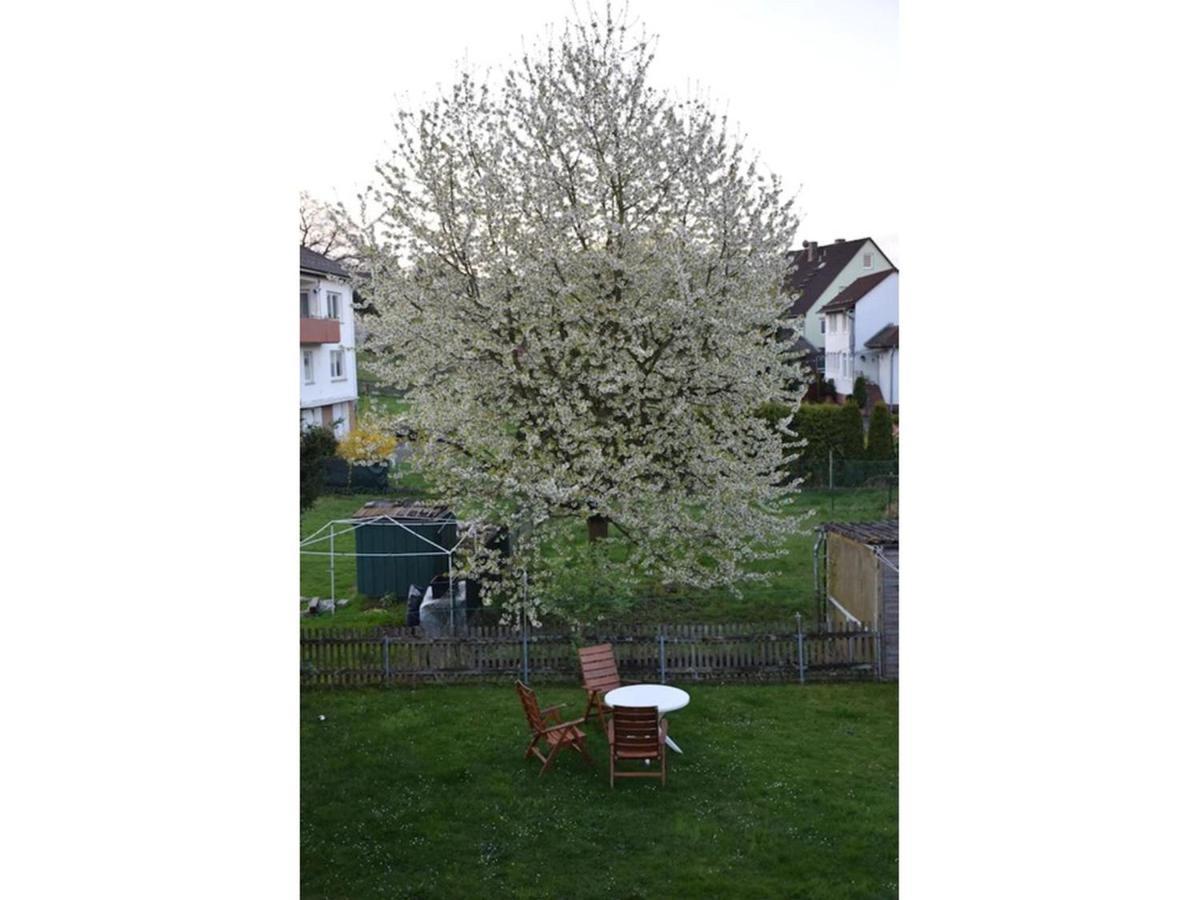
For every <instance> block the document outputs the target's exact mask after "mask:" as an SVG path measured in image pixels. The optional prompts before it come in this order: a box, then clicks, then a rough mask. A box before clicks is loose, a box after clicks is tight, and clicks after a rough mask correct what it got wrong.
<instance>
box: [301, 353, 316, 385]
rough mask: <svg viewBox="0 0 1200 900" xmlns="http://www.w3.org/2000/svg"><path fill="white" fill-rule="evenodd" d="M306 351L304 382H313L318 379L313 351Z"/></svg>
mask: <svg viewBox="0 0 1200 900" xmlns="http://www.w3.org/2000/svg"><path fill="white" fill-rule="evenodd" d="M303 352H304V383H305V384H312V383H313V382H314V381H316V367H315V366H314V364H313V352H312V351H311V350H305V351H303Z"/></svg>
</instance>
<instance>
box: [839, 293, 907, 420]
mask: <svg viewBox="0 0 1200 900" xmlns="http://www.w3.org/2000/svg"><path fill="white" fill-rule="evenodd" d="M824 318H825V320H826V324H825V377H826V378H828V379H829V380H830V381H832V382H833V384H834V388H835V389H836V390H837V392H838V393H839V394H843V395H844V394H850V393H852V392H853V391H854V379H855V378H857V377H858V376H859V375H863V376H865V377H866V378H867V379H868V380H869V381H873V382H875V384H877V385H879V388H880V390H881V391H882V393H883V396H884V399H885V400H887V402H888V403H890V404H892V405H896V404H898V403H899V402H900V401H899V399H892V398H891V397H890V396H889V390H885V389H884V385H883V379H884V377H885V373H884V372H883V369H884V367H885V366H886V367H887V368H888V371H887V373H886V377H887V379H888V384H889V388H890V389H891V391H894V392H896V397H897V398H898V397H899V393H898V372H899V354H898V353H896V354H891V352H890V351H884V352H885V353H888V354H889V358H888V359H886V360H885V359H883V358H882V356H883V354H881V353H880V351H877V350H869V349H866V348H864V347H863V343H864V342H865V341H867V340H870V339H871V338H872V337H874V336H875V335H876V334H878V333H879V331H880V329H882V328H883V327H884V326H885V325H899V324H900V273H899V272H896V273H895V274H894V275H891V276H890V277H888V278H885V279H884V280H883V281H881V282H880V283H879V284H877V285H875V287H873V288H872V289H871V290H870V291H868V292H867V293H866V294H864V295H863V297H862V298H861V299H860V300H859V301H858V302H857V303H856V304H854V311H853V314H851V313H848V312H838V313H830V314H829V315H827V316H824ZM893 372H895V374H893Z"/></svg>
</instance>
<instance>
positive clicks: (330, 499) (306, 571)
mask: <svg viewBox="0 0 1200 900" xmlns="http://www.w3.org/2000/svg"><path fill="white" fill-rule="evenodd" d="M406 478H407V481H406V484H408V485H409V486H419V484H420V483H419V482H418V481H416V480H415V476H411V475H409V476H406ZM890 496H891V497H892V499H893V500H894V499H895V494H892V495H890ZM374 497H375V495H359V496H336V495H330V496H324V497H321V498H319V499H318V501H317V503H316V505H315V506H314V507H313V508H312V509H310V510H308V512H306V513H304V515H303V516H301V520H300V533H301V535H302V536H307V535H309V534H312V533H313V532H315V531H316V530H317V529H319V528H320V527H321V526H322V525H324V524H325V523H326V522H328V521H330V520H331V519H336V518H340V517H345V516H349V515H350V514H351V513H353V512H354V511H355V510H356V509H358V508H359V507H360V506H361V505H362V504H363V503H364V502H365V501H367V500H370V499H374ZM888 498H889V493H888V491H887V490H886V489H885V490H859V491H828V490H826V491H821V490H812V491H804V492H803V493H801V494H800V495H799V497H798V499H797V502H796V504H795V507H794V510H793V511H794V513H795V514H796V515H803V514H805V512H806V511H807V510H810V509H811V510H814V511H815V514H814V515H813V517H812V518H811V519H809V520H808V524H809V525H811V526H815V525H817V524H820V523H821V522H830V521H869V520H872V519H879V518H882V517H883V515H884V512H885V510H886V508H887V504H888ZM581 534H582V531H581ZM812 545H813V534H812V531H811V529H808V530H806V531H804V532H801V533H799V534H796V535H793V536H792V537H791V538H790V539H789V540H788V542H787V545H786V549H787V551H788V555H787V556H786V557H785V558H783V559H779V560H769V561H766V562H763V563H760V564H758V565H757V568H758V569H759V570H760V571H771V570H776V571H778V573H779V574H777V575H775V576H774V577H773V578H772V579H771V580H769V581H766V582H762V583H752V584H748V585H745V586H743V588H742V594H743V596H742V597H740V598H738V597H734V596H733V595H732V594H731V593H730V592H729V591H707V592H699V593H697V592H692V593H689V594H687V595H686V596H681V597H669V598H668V597H660V598H654V599H648V600H645V601H643V602H641V603H640V604H638V606H637V608H636V612H635V617H636V620H637V621H640V622H650V623H658V622H663V623H671V622H697V623H724V622H751V621H760V622H761V621H780V620H781V619H786V618H788V617H789V616H792V615H794V614H795V613H796V612H797V611H799V612H802V613H804V614H806V615H809V616H811V615H812V610H813V602H814V596H813V560H812ZM326 547H328V544H327V543H324V542H323V543H322V544H321V546H320V548H319V549H325V548H326ZM334 547H335V549H336V550H339V551H344V552H353V550H354V537H353V535H350V534H347V535H344V536H342V537H340V538H337V539H336V540H335V542H334ZM311 549H318V548H311ZM300 559H301V562H300V593H301V595H302V596H305V597H315V596H321V597H328V596H329V559H328V557H322V556H302V557H301V558H300ZM334 584H335V587H336V590H337V596H338V597H348V598H350V599H351V605H350V606H349V607H347V608H345V609H343V610H339V611H338V612H337V613H336V614H335V615H332V616H328V615H327V616H322V617H320V618H318V619H312V620H310V619H307V618H306V619H305V622H306V624H307V623H310V622H311V623H312V624H316V625H321V626H326V627H358V626H363V625H379V624H390V625H395V624H401V625H402V624H404V612H403V610H402V609H400V608H393V609H392V610H389V611H384V610H365V609H364V608H363V603H362V599H361V598H359V597H358V596H357V595H356V593H355V590H354V585H355V564H354V559H353V558H351V557H335V559H334Z"/></svg>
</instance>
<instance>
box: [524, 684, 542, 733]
mask: <svg viewBox="0 0 1200 900" xmlns="http://www.w3.org/2000/svg"><path fill="white" fill-rule="evenodd" d="M517 696H518V697H520V698H521V706H522V707H523V708H524V710H525V719H526V721H528V722H529V729H530V731H534V732H538V731H541V730H542V729H543V728H545V727H546V726H545V724H544V723H543V722H542V709H541V707H540V706H538V699H537V694H535V693H534V692H533V690H532V689H531V688H530V687H529V686H528V685H526V684H524V683H523V682H520V681H518V682H517Z"/></svg>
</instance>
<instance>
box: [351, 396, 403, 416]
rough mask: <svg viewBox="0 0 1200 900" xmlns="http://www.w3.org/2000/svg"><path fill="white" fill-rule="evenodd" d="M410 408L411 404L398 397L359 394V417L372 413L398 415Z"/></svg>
mask: <svg viewBox="0 0 1200 900" xmlns="http://www.w3.org/2000/svg"><path fill="white" fill-rule="evenodd" d="M410 409H412V404H411V403H409V402H408V401H407V400H401V399H399V398H398V397H388V396H386V395H384V394H359V397H358V415H359V418H367V417H370V416H372V415H387V416H398V415H403V414H404V413H406V412H408V411H409V410H410Z"/></svg>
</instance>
